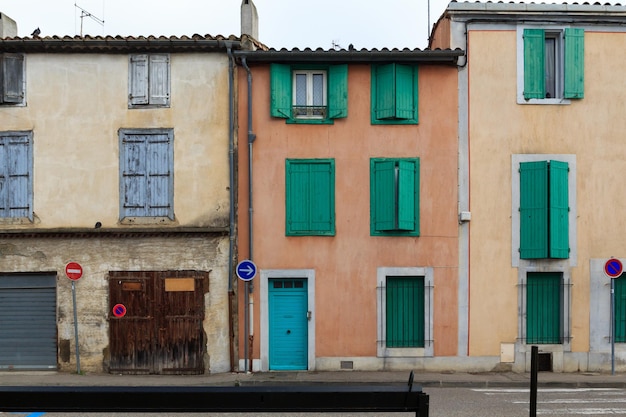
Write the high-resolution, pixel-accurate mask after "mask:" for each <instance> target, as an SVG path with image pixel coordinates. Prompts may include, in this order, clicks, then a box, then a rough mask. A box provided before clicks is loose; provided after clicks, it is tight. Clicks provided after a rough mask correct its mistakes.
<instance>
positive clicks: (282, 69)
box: [270, 64, 293, 119]
mask: <svg viewBox="0 0 626 417" xmlns="http://www.w3.org/2000/svg"><path fill="white" fill-rule="evenodd" d="M292 100H293V98H292V78H291V67H290V66H289V65H282V64H271V65H270V116H272V117H281V118H284V119H289V118H291V107H292Z"/></svg>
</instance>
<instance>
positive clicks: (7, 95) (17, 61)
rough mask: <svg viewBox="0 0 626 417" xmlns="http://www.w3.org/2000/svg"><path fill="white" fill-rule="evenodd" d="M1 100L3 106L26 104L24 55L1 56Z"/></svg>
mask: <svg viewBox="0 0 626 417" xmlns="http://www.w3.org/2000/svg"><path fill="white" fill-rule="evenodd" d="M0 60H1V62H2V68H0V77H1V82H0V88H2V91H1V93H0V100H1V103H2V104H24V55H22V54H0Z"/></svg>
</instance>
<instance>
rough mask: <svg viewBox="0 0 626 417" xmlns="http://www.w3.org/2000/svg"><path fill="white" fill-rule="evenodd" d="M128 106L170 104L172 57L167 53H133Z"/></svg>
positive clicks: (160, 105)
mask: <svg viewBox="0 0 626 417" xmlns="http://www.w3.org/2000/svg"><path fill="white" fill-rule="evenodd" d="M128 89H129V91H128V107H129V108H133V107H144V106H154V107H168V106H169V105H170V57H169V55H167V54H141V55H131V56H130V61H129V81H128Z"/></svg>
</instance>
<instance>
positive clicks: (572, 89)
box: [563, 28, 585, 98]
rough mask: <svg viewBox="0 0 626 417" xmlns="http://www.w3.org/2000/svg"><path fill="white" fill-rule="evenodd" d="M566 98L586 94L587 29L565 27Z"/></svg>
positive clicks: (564, 94)
mask: <svg viewBox="0 0 626 417" xmlns="http://www.w3.org/2000/svg"><path fill="white" fill-rule="evenodd" d="M564 84H565V89H564V93H563V96H564V97H565V98H583V97H584V96H585V30H584V29H580V28H566V29H565V73H564Z"/></svg>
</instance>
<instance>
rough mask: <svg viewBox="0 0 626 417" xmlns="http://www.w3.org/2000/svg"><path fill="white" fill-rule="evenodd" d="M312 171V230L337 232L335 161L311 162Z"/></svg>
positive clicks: (320, 232) (310, 199)
mask: <svg viewBox="0 0 626 417" xmlns="http://www.w3.org/2000/svg"><path fill="white" fill-rule="evenodd" d="M310 172H311V176H310V188H309V192H310V194H309V201H310V202H311V230H312V231H315V232H317V233H318V234H335V190H334V184H335V170H334V162H333V161H329V162H321V163H314V164H311V168H310Z"/></svg>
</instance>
